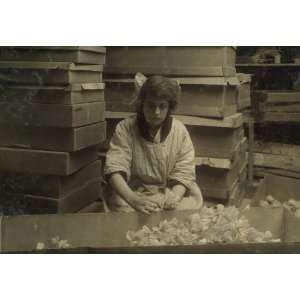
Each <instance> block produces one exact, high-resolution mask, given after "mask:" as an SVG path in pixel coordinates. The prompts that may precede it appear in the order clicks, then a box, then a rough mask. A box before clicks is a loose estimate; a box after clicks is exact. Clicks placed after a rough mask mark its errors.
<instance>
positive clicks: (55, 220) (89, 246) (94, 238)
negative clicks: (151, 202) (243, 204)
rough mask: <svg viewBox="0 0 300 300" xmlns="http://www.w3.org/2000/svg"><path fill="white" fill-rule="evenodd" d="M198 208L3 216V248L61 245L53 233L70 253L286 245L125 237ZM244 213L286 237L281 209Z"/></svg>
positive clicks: (235, 250) (255, 209) (249, 250)
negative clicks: (147, 243) (156, 242)
mask: <svg viewBox="0 0 300 300" xmlns="http://www.w3.org/2000/svg"><path fill="white" fill-rule="evenodd" d="M195 212H196V211H166V212H160V213H156V214H152V215H150V216H146V215H142V214H137V213H125V214H124V213H109V214H104V213H96V214H64V215H42V216H41V215H31V216H13V217H3V219H2V220H1V222H0V226H1V228H0V229H1V233H2V236H1V239H0V242H1V243H0V251H1V252H24V251H36V250H37V246H38V244H39V245H44V247H45V250H47V249H52V250H54V249H58V245H57V244H55V243H53V238H54V237H58V238H59V239H60V240H66V241H67V242H68V244H69V245H70V249H64V250H61V251H65V252H68V251H69V252H70V253H80V252H85V253H88V252H90V253H97V252H99V253H101V252H102V253H245V252H246V253H256V252H258V253H262V252H274V251H276V249H277V252H279V250H278V247H279V246H278V245H280V246H281V247H280V248H279V249H282V248H283V245H282V244H281V243H272V244H265V243H259V244H239V245H238V244H225V245H224V244H210V245H201V246H167V247H159V246H156V247H132V246H130V244H129V241H128V240H127V239H126V233H127V232H128V230H135V231H136V230H138V229H140V228H142V227H143V226H144V225H146V226H148V227H150V228H152V227H154V226H157V225H158V224H159V223H160V222H161V221H163V220H172V219H173V218H176V219H178V220H184V219H185V218H187V217H188V216H189V215H191V214H192V213H195ZM243 215H244V216H245V217H246V218H247V219H248V220H249V223H250V224H251V226H253V227H254V228H256V229H257V230H259V231H263V232H265V231H266V230H269V231H271V233H272V235H273V237H274V238H282V236H283V232H282V228H283V227H284V224H285V223H284V218H283V210H282V209H274V210H268V209H263V208H259V207H251V208H250V209H249V210H247V211H244V212H243ZM288 249H289V248H287V249H285V251H288ZM45 250H44V251H45ZM294 251H295V249H294ZM298 251H299V246H298Z"/></svg>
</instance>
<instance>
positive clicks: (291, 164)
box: [254, 153, 300, 172]
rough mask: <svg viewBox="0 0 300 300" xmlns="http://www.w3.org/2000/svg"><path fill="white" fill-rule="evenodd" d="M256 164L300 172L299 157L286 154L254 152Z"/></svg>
mask: <svg viewBox="0 0 300 300" xmlns="http://www.w3.org/2000/svg"><path fill="white" fill-rule="evenodd" d="M254 165H255V166H258V167H265V168H275V169H283V170H290V171H295V172H300V160H299V158H298V157H291V156H285V155H273V154H264V153H254Z"/></svg>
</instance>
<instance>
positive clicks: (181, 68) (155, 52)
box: [104, 47, 236, 77]
mask: <svg viewBox="0 0 300 300" xmlns="http://www.w3.org/2000/svg"><path fill="white" fill-rule="evenodd" d="M235 52H236V50H235V48H234V47H107V52H106V65H105V67H104V71H105V73H106V74H118V75H129V74H130V75H133V74H135V73H137V72H141V73H143V74H145V75H149V74H159V75H168V76H210V77H215V76H225V77H229V76H234V75H235V72H236V71H235V55H236V53H235Z"/></svg>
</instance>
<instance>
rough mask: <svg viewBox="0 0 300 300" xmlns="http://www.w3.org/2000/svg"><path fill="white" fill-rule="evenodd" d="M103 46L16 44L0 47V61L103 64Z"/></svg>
mask: <svg viewBox="0 0 300 300" xmlns="http://www.w3.org/2000/svg"><path fill="white" fill-rule="evenodd" d="M105 52H106V50H105V47H86V46H54V47H52V46H18V47H0V61H38V62H41V61H45V62H73V63H78V64H97V65H98V64H99V65H104V64H105Z"/></svg>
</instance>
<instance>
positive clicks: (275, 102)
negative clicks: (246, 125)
mask: <svg viewBox="0 0 300 300" xmlns="http://www.w3.org/2000/svg"><path fill="white" fill-rule="evenodd" d="M284 50H286V49H284ZM296 50H297V49H290V51H289V52H290V54H292V53H293V55H289V59H288V62H289V63H281V64H280V63H268V64H266V63H265V64H240V65H238V66H237V69H238V71H240V72H247V73H252V74H254V76H253V84H252V89H253V90H252V91H251V102H252V115H253V117H254V121H255V124H254V125H255V126H254V129H255V136H256V138H255V139H256V141H255V144H254V147H253V152H254V157H253V160H254V167H255V174H257V175H263V174H264V173H269V172H273V173H274V172H276V173H278V174H284V175H286V176H292V177H298V176H299V174H297V173H299V171H300V169H299V166H298V163H297V160H298V156H299V155H298V153H297V151H299V149H298V148H299V144H300V135H299V129H300V92H299V69H300V65H299V64H297V59H295V57H296V56H297V51H296ZM298 51H299V49H298ZM298 53H299V52H298ZM293 60H294V62H295V63H290V62H291V61H293ZM285 61H286V59H285Z"/></svg>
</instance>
